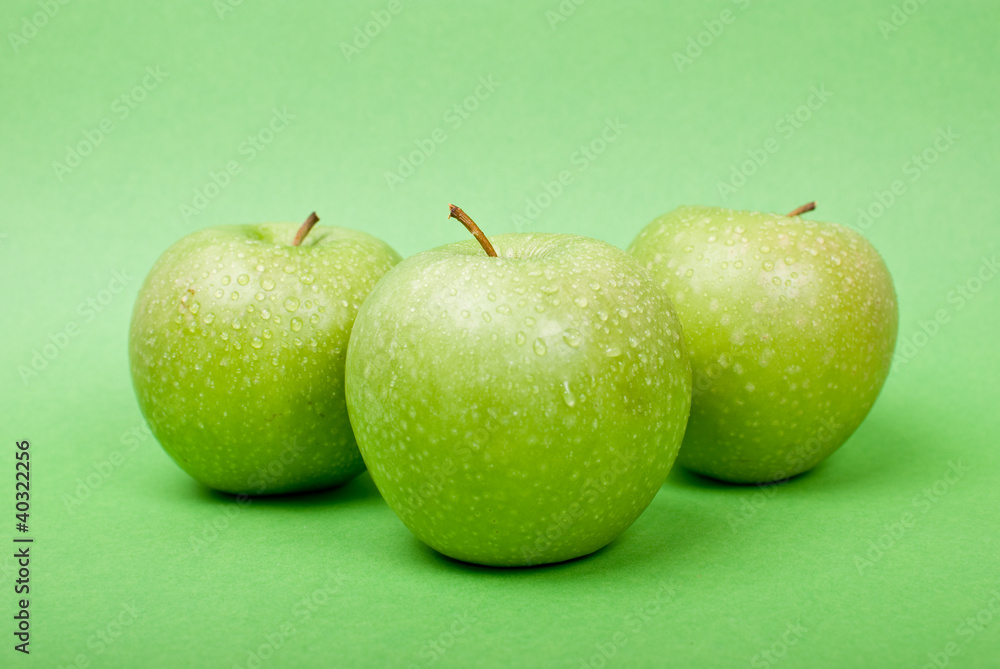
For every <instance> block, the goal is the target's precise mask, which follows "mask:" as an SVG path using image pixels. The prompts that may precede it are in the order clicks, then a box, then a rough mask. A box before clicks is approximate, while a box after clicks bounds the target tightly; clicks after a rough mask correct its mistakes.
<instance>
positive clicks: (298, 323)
mask: <svg viewBox="0 0 1000 669" xmlns="http://www.w3.org/2000/svg"><path fill="white" fill-rule="evenodd" d="M289 325H290V326H291V328H292V332H298V331H299V330H301V329H302V319H301V318H299V317H298V316H296V317H295V318H293V319H292V320H291V321H290V322H289Z"/></svg>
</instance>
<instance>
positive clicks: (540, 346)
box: [532, 339, 548, 355]
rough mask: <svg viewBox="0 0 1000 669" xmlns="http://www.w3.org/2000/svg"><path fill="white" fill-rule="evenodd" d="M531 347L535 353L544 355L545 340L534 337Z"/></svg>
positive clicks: (545, 349)
mask: <svg viewBox="0 0 1000 669" xmlns="http://www.w3.org/2000/svg"><path fill="white" fill-rule="evenodd" d="M532 348H534V349H535V353H537V354H538V355H545V352H546V351H547V350H548V349H547V348H546V346H545V342H544V341H542V340H541V339H536V340H535V343H534V345H533V346H532Z"/></svg>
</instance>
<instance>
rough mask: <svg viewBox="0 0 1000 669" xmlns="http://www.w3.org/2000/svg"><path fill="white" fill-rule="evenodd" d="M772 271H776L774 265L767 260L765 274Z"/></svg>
mask: <svg viewBox="0 0 1000 669" xmlns="http://www.w3.org/2000/svg"><path fill="white" fill-rule="evenodd" d="M772 269H774V263H773V262H771V261H770V260H765V261H764V271H765V272H770V271H771V270H772Z"/></svg>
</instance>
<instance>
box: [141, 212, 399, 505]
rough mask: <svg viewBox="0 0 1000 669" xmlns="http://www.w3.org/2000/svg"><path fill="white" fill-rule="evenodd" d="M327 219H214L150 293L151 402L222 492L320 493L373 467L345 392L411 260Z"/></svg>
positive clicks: (178, 450) (174, 451)
mask: <svg viewBox="0 0 1000 669" xmlns="http://www.w3.org/2000/svg"><path fill="white" fill-rule="evenodd" d="M318 220H319V219H318V218H317V217H316V215H315V214H313V215H311V216H310V217H309V219H308V220H307V221H306V222H305V223H304V224H303V225H302V226H301V227H299V226H298V225H296V224H293V223H266V224H261V225H228V226H220V227H215V228H208V229H205V230H201V231H199V232H196V233H194V234H191V235H189V236H187V237H185V238H183V239H181V240H180V241H179V242H177V243H176V244H174V245H173V246H172V247H170V248H169V249H168V250H167V251H166V252H165V253H164V254H163V256H162V257H161V258H160V259H159V260H158V261H157V262H156V265H155V266H154V267H153V269H152V271H150V273H149V276H148V277H146V281H145V283H144V284H143V286H142V288H141V289H140V290H139V296H138V299H137V300H136V304H135V309H134V311H133V314H132V326H131V330H130V332H129V360H130V363H131V370H132V381H133V384H134V386H135V391H136V395H137V396H138V399H139V406H140V408H141V409H142V413H143V415H144V416H145V417H146V420H147V421H148V422H149V426H150V428H151V429H152V432H153V434H154V435H155V436H156V438H157V439H158V440H159V442H160V444H161V445H162V446H163V449H164V450H165V451H166V452H167V453H168V454H169V455H170V457H172V458H173V459H174V460H175V461H176V462H177V464H178V465H180V466H181V468H182V469H183V470H184V471H186V472H187V473H188V474H190V475H191V476H192V477H194V478H195V479H196V480H198V481H200V482H202V483H204V484H205V485H207V486H209V487H211V488H215V489H216V490H222V491H225V492H229V493H238V494H275V493H286V492H296V491H305V490H316V489H321V488H328V487H330V486H335V485H338V484H340V483H344V482H345V481H348V480H350V479H351V478H353V477H354V476H356V475H357V474H358V473H360V472H361V471H363V470H364V463H363V462H362V460H361V454H360V453H359V452H358V448H357V445H356V442H355V440H354V435H353V433H352V432H351V425H350V422H349V421H348V417H347V407H346V405H345V401H344V360H345V357H346V355H347V342H348V338H349V337H350V334H351V325H352V324H353V323H354V318H355V316H356V315H357V312H358V308H359V307H360V306H361V303H362V301H363V300H364V299H365V296H366V295H367V294H368V292H369V291H370V290H371V289H372V287H373V286H374V285H375V283H376V282H377V281H378V280H379V278H380V277H381V276H382V275H383V274H385V273H386V272H387V271H388V270H389V268H391V267H392V266H393V265H395V264H396V263H397V262H399V260H400V257H399V255H398V254H397V253H396V252H395V251H393V250H392V249H391V248H389V247H388V246H387V245H386V244H385V243H383V242H381V241H379V240H378V239H376V238H374V237H372V236H371V235H367V234H365V233H363V232H357V231H354V230H348V229H346V228H337V227H328V226H322V227H319V228H317V229H316V230H315V231H313V232H312V234H309V233H310V230H311V229H312V226H313V225H315V223H316V221H318ZM297 228H298V232H296V229H297Z"/></svg>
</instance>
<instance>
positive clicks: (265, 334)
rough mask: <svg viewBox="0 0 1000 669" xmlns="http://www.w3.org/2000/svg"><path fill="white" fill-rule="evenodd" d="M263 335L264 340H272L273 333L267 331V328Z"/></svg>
mask: <svg viewBox="0 0 1000 669" xmlns="http://www.w3.org/2000/svg"><path fill="white" fill-rule="evenodd" d="M261 334H262V335H264V339H270V338H271V331H270V330H269V329H267V328H264V330H263V332H261Z"/></svg>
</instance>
